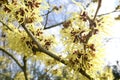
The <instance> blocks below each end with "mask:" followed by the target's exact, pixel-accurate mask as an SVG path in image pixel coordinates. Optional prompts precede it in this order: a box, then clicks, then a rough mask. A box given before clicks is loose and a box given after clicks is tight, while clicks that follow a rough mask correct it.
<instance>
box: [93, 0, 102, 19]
mask: <svg viewBox="0 0 120 80" xmlns="http://www.w3.org/2000/svg"><path fill="white" fill-rule="evenodd" d="M101 3H102V0H98V7H97V10H96V12H95V15H94V18H93V21H94V20H95V18H96V16H97V13H98V11H99V9H100V7H101Z"/></svg>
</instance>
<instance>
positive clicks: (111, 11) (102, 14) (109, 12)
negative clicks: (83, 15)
mask: <svg viewBox="0 0 120 80" xmlns="http://www.w3.org/2000/svg"><path fill="white" fill-rule="evenodd" d="M115 12H120V11H119V10H118V11H117V10H114V11H111V12H108V13H104V14H100V15H98V16H104V15H108V14H111V13H115Z"/></svg>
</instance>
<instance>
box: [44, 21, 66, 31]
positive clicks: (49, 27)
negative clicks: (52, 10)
mask: <svg viewBox="0 0 120 80" xmlns="http://www.w3.org/2000/svg"><path fill="white" fill-rule="evenodd" d="M64 22H65V21H63V22H60V23H57V24H54V25H52V26H48V27H45V28H44V30H46V29H51V28H54V27H56V26H58V25H61V24H63V23H64Z"/></svg>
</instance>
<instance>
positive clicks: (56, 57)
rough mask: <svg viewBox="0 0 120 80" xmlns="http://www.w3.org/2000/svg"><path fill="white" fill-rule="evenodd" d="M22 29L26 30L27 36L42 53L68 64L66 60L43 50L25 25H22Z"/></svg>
mask: <svg viewBox="0 0 120 80" xmlns="http://www.w3.org/2000/svg"><path fill="white" fill-rule="evenodd" d="M22 27H23V28H24V30H25V31H26V32H27V34H28V35H29V36H30V37H31V38H32V40H33V41H34V42H35V44H36V45H37V46H38V50H39V51H40V52H43V53H45V54H47V55H49V56H50V57H52V58H54V59H55V60H57V61H60V62H62V63H63V64H66V63H65V61H64V60H62V59H61V58H60V57H58V56H56V55H55V54H53V53H52V52H50V51H48V50H46V49H44V48H42V46H41V45H40V43H39V42H38V41H37V39H35V37H34V36H33V34H32V33H31V32H30V31H29V30H28V29H27V28H26V27H25V24H22Z"/></svg>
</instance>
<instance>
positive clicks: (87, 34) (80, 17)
mask: <svg viewBox="0 0 120 80" xmlns="http://www.w3.org/2000/svg"><path fill="white" fill-rule="evenodd" d="M72 16H73V17H72V18H70V20H68V21H66V22H65V23H64V24H63V29H62V30H61V34H62V40H63V43H64V45H65V47H66V49H65V52H66V53H67V54H68V56H67V57H66V62H67V63H68V66H70V67H72V69H74V70H76V71H80V70H81V69H82V70H84V71H86V72H87V73H88V74H90V75H91V76H92V77H95V74H96V72H97V71H99V70H101V69H102V65H103V60H102V59H103V53H104V49H103V48H104V47H103V45H101V44H102V37H103V36H104V35H103V31H102V29H104V28H105V27H106V26H109V25H110V24H109V25H108V21H107V23H106V20H105V19H108V16H102V19H100V18H96V19H95V21H92V19H90V17H89V16H88V15H87V14H86V12H83V13H81V14H76V13H75V14H73V15H72ZM112 20H113V19H112ZM106 24H107V25H106ZM101 32H102V33H101Z"/></svg>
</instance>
